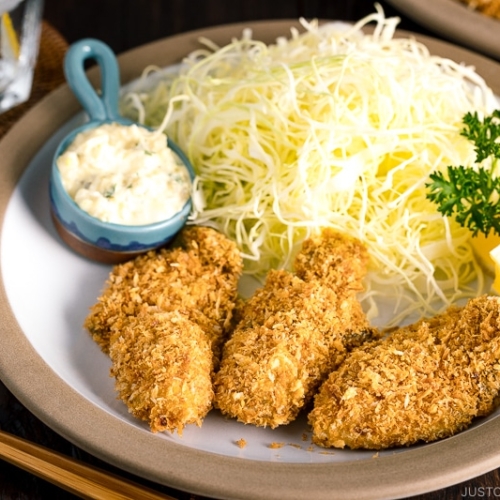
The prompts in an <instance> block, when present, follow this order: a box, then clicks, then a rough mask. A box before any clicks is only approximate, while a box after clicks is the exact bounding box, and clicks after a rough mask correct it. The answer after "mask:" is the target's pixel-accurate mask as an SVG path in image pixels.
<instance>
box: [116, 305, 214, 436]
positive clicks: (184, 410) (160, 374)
mask: <svg viewBox="0 0 500 500" xmlns="http://www.w3.org/2000/svg"><path fill="white" fill-rule="evenodd" d="M109 355H110V357H111V360H112V362H113V365H112V368H111V375H112V376H114V377H115V379H116V383H115V387H116V390H117V391H118V395H119V397H120V399H121V400H122V401H123V402H124V403H126V405H127V406H128V409H129V411H130V413H132V414H133V415H134V416H135V417H137V418H139V419H141V420H144V421H146V422H148V423H149V426H150V428H151V430H152V431H153V432H158V431H165V430H166V431H170V432H173V431H175V430H177V432H178V434H179V435H182V430H183V428H184V427H185V426H186V425H187V424H197V425H201V422H202V419H203V418H204V417H205V416H206V414H207V413H208V411H209V410H210V409H211V407H212V400H213V390H212V377H211V376H212V369H213V365H212V351H211V348H210V342H209V341H208V337H207V335H206V334H205V333H204V332H203V331H202V330H201V328H200V327H199V326H198V325H197V324H196V323H194V322H192V321H191V320H189V319H187V318H186V317H185V316H183V315H182V314H180V313H179V312H176V311H172V312H154V311H147V310H146V311H144V312H142V313H139V314H138V315H137V316H134V317H131V318H129V321H127V322H126V323H125V324H124V327H123V329H122V330H121V331H120V332H115V333H114V334H113V336H112V338H111V342H110V349H109Z"/></svg>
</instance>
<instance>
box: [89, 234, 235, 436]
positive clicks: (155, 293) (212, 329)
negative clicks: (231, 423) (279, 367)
mask: <svg viewBox="0 0 500 500" xmlns="http://www.w3.org/2000/svg"><path fill="white" fill-rule="evenodd" d="M241 271H242V259H241V256H240V254H239V252H238V251H237V249H236V246H235V245H234V244H233V243H232V242H231V241H230V240H228V239H227V238H225V237H224V236H223V235H222V234H220V233H218V232H217V231H215V230H213V229H210V228H204V227H186V228H185V229H183V230H182V231H181V233H180V235H179V238H178V239H177V241H176V245H175V247H173V248H171V249H162V250H159V251H156V252H149V253H148V254H147V255H142V256H139V257H137V258H136V259H134V260H132V261H130V262H127V263H125V264H119V265H117V266H115V267H114V268H113V270H112V272H111V274H110V277H109V280H108V283H107V287H106V289H105V290H104V292H103V293H102V295H101V297H100V298H99V300H98V302H97V303H96V304H95V305H94V306H93V307H92V309H91V311H90V314H89V316H88V317H87V318H86V321H85V326H86V328H87V329H88V330H89V332H90V333H91V334H92V336H93V338H94V340H95V341H96V342H97V343H98V344H99V345H100V346H101V348H102V350H103V351H104V352H106V353H108V354H109V356H110V358H111V361H112V363H113V364H112V368H111V375H112V376H114V377H115V379H116V389H117V391H118V394H119V397H120V398H121V399H122V401H123V402H124V403H125V404H126V405H127V406H128V408H129V411H130V412H131V413H132V414H134V415H135V416H136V417H138V418H140V419H142V420H145V421H147V422H149V425H150V427H151V430H152V431H154V432H156V431H163V430H167V431H170V432H173V431H174V430H177V431H178V433H179V434H181V433H182V430H183V428H184V426H185V425H187V424H191V423H195V424H198V425H200V424H201V421H202V419H203V417H204V416H205V415H206V414H207V412H208V411H209V410H210V408H211V406H212V401H213V388H212V377H213V373H214V369H215V367H216V366H217V365H218V362H219V359H220V349H221V344H222V342H223V341H224V340H225V337H226V335H227V333H228V332H229V329H230V326H231V321H232V319H231V318H232V311H233V308H234V306H235V302H236V300H237V284H238V279H239V276H240V274H241Z"/></svg>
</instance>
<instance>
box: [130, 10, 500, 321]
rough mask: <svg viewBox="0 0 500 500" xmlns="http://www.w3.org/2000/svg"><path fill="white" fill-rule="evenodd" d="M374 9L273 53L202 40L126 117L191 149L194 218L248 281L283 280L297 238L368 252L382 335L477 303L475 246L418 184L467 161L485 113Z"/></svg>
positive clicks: (368, 303)
mask: <svg viewBox="0 0 500 500" xmlns="http://www.w3.org/2000/svg"><path fill="white" fill-rule="evenodd" d="M376 8H377V10H376V12H374V13H373V14H371V15H370V16H367V17H366V18H364V19H362V20H360V21H359V22H358V23H356V24H354V25H350V24H345V23H327V24H322V25H319V24H318V23H317V22H315V21H310V22H307V21H305V20H303V19H302V20H301V26H302V29H300V30H299V29H296V28H292V29H291V32H290V37H288V38H279V39H277V40H276V42H275V43H273V44H269V45H268V44H265V43H263V42H261V41H258V40H254V39H253V38H252V33H251V31H248V30H246V31H244V32H243V34H242V37H241V38H240V39H237V40H233V41H232V42H231V43H230V44H228V45H226V46H223V47H215V46H214V45H213V44H212V43H211V42H210V41H207V40H204V41H203V42H204V43H205V45H204V47H205V48H203V49H200V50H199V51H196V52H194V53H192V54H190V55H189V56H188V57H187V58H186V59H185V61H184V62H183V64H182V66H181V67H180V68H179V71H178V72H177V74H176V75H175V76H174V77H170V78H165V79H163V80H161V81H160V82H159V83H158V84H157V85H155V86H154V88H153V89H150V90H149V91H147V92H143V93H140V94H137V93H132V94H129V95H128V96H126V97H125V98H124V100H123V103H122V105H123V111H124V113H125V114H127V115H128V116H130V117H132V118H134V119H140V120H141V121H143V122H144V123H146V124H147V125H150V126H157V127H164V128H165V132H166V133H167V135H169V136H170V137H171V138H172V139H173V140H174V141H176V142H177V143H178V144H179V145H180V147H181V148H182V149H183V150H184V151H185V152H186V154H187V155H188V157H189V159H190V160H191V162H192V163H193V165H194V167H195V169H196V173H197V178H196V181H195V186H194V188H195V196H194V212H193V214H192V217H191V221H192V222H193V223H198V224H205V225H210V226H212V227H215V228H217V229H219V230H221V231H223V232H224V233H225V234H226V235H227V236H229V237H230V238H232V239H233V240H234V241H236V242H237V244H238V246H239V248H240V249H241V251H242V253H243V256H244V259H245V272H246V273H247V274H251V275H253V276H256V277H258V278H263V277H264V276H265V274H266V272H267V271H268V270H269V269H271V268H288V269H290V268H291V267H292V263H293V257H294V255H295V253H296V252H297V250H298V249H299V248H300V247H301V244H302V242H303V240H304V238H306V237H308V236H309V235H310V234H312V233H313V232H316V231H318V230H319V229H320V228H323V227H332V228H335V229H338V230H340V231H342V232H345V233H348V234H350V235H352V236H355V237H357V238H359V239H360V240H361V241H363V242H364V243H365V244H366V246H367V248H368V250H369V253H370V256H371V262H370V272H369V275H368V276H367V278H366V280H365V286H366V291H365V292H364V293H363V296H362V300H363V302H364V306H365V309H366V310H367V311H369V315H370V316H371V317H372V318H374V317H376V316H377V315H378V314H379V311H378V309H377V304H378V298H379V297H381V296H383V297H384V298H385V299H384V300H386V301H388V302H389V303H390V304H392V305H391V309H392V310H391V313H390V315H391V320H390V321H389V322H388V324H391V323H398V322H401V321H402V320H403V318H405V317H408V316H409V315H411V314H417V316H422V315H427V314H435V313H437V312H439V311H441V310H442V309H443V308H444V307H446V306H447V305H449V304H450V303H452V302H456V301H459V300H460V299H465V298H468V297H472V296H475V295H478V294H479V293H482V289H483V288H484V286H485V285H484V276H483V273H482V271H481V268H480V266H479V265H478V263H477V261H476V259H475V258H474V255H473V254H472V250H471V247H470V244H469V241H470V237H471V235H470V233H469V232H468V231H467V230H466V229H463V228H461V227H459V226H458V224H457V223H456V222H454V221H453V220H452V219H447V218H444V217H442V216H441V215H440V214H439V213H438V212H437V211H436V207H435V205H433V204H432V203H431V202H430V201H428V200H427V199H426V188H425V183H426V182H428V176H429V174H430V173H431V172H433V171H435V170H441V169H442V170H444V169H445V168H446V166H447V165H459V164H471V163H473V161H474V151H473V149H472V146H471V144H470V143H469V142H468V141H467V140H466V139H465V138H464V137H461V136H460V133H459V131H460V128H461V124H462V122H461V120H462V117H463V116H464V114H465V113H466V112H467V111H471V110H475V111H478V112H479V113H481V114H482V113H489V112H491V110H492V109H494V107H495V105H496V100H495V96H494V95H493V93H492V91H491V90H490V89H489V87H488V86H487V85H486V83H485V82H484V81H483V79H482V78H481V77H480V76H479V75H478V74H477V73H476V72H475V70H474V68H471V67H467V66H465V65H463V64H459V63H457V62H453V61H451V60H448V59H445V58H442V57H437V56H433V55H431V54H430V53H429V51H428V49H427V48H426V47H425V46H424V45H423V44H421V43H419V42H417V41H416V40H414V39H412V38H397V37H395V30H396V26H397V24H398V22H399V20H398V19H397V18H386V17H385V16H384V13H383V11H382V9H381V8H380V7H379V6H377V7H376ZM368 24H370V25H373V27H372V30H373V33H372V34H366V33H365V32H364V31H363V28H364V27H365V26H366V25H368ZM167 110H168V112H167ZM166 117H168V118H166Z"/></svg>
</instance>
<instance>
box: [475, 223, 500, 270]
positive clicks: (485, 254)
mask: <svg viewBox="0 0 500 500" xmlns="http://www.w3.org/2000/svg"><path fill="white" fill-rule="evenodd" d="M470 242H471V247H472V250H473V251H474V254H475V255H476V258H477V260H478V261H479V263H480V264H481V266H482V267H483V269H484V270H485V271H487V272H488V273H490V274H491V275H493V276H495V272H496V263H495V261H494V260H493V257H492V256H491V252H492V251H493V250H494V249H496V248H498V246H500V236H499V235H497V234H489V235H488V236H485V235H484V234H482V233H478V234H477V236H474V237H473V238H471V240H470ZM498 257H499V260H498V263H499V264H500V253H499V254H498Z"/></svg>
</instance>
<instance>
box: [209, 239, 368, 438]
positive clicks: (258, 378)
mask: <svg viewBox="0 0 500 500" xmlns="http://www.w3.org/2000/svg"><path fill="white" fill-rule="evenodd" d="M326 239H327V240H330V233H328V234H327V235H326ZM335 241H336V243H337V246H334V247H333V248H330V247H329V248H328V250H329V251H330V250H331V251H332V252H334V253H335V252H336V253H337V254H342V255H343V256H344V257H345V258H351V256H352V254H351V255H349V257H348V256H347V253H345V252H347V249H346V248H345V246H344V242H347V243H348V245H349V246H350V245H351V243H352V242H351V240H350V239H348V240H347V239H346V240H344V239H342V238H341V237H337V235H336V236H335ZM358 245H360V246H361V243H359V242H358ZM312 246H313V245H312V244H311V245H310V246H309V248H310V247H312ZM314 246H315V247H316V251H317V252H316V253H317V254H319V253H320V247H321V240H316V241H315V243H314ZM361 253H362V252H361V251H360V252H359V253H358V255H361ZM325 255H326V253H325ZM354 258H357V257H354ZM328 259H329V262H330V263H331V265H337V263H338V260H336V259H330V256H328ZM302 262H304V266H303V267H304V268H305V263H306V261H305V260H304V259H302ZM363 262H365V264H366V260H365V259H363ZM320 264H321V262H320V259H319V257H318V261H317V262H315V263H314V265H320ZM312 267H313V264H311V268H312ZM360 267H361V266H360ZM327 274H328V276H329V278H331V276H332V274H333V272H330V273H327ZM320 276H321V274H319V273H316V274H314V273H312V272H311V273H309V274H307V277H308V279H310V281H305V280H303V279H301V278H300V277H298V276H295V275H293V274H291V273H289V272H287V271H284V270H272V271H269V273H268V275H267V278H266V282H265V284H264V286H263V287H262V288H261V289H259V290H257V291H256V292H255V293H254V295H253V296H252V297H251V298H250V299H249V300H248V301H247V302H246V303H245V304H244V305H242V306H241V309H240V310H239V312H238V316H239V317H240V318H241V320H240V322H239V323H238V324H237V326H236V329H235V331H234V332H233V334H232V335H231V337H230V339H229V340H228V341H227V343H226V344H225V346H224V350H223V356H222V361H221V365H220V370H219V371H218V373H216V376H215V381H214V389H215V406H216V407H218V408H219V409H220V410H221V411H222V413H223V414H225V415H228V416H230V417H233V418H236V419H237V420H239V421H241V422H243V423H246V424H253V425H257V426H264V427H265V426H269V427H271V428H275V427H277V426H278V425H284V424H287V423H289V422H291V421H292V420H294V419H295V418H296V416H297V414H298V413H299V411H300V410H301V409H302V408H303V407H304V406H305V405H306V404H307V403H308V402H309V401H310V400H311V399H312V396H313V394H314V392H315V391H316V389H317V387H318V386H319V384H320V383H321V382H322V381H323V380H324V379H325V377H326V375H327V374H328V373H329V372H330V371H331V370H333V369H334V368H335V367H336V366H338V364H339V363H340V362H341V361H342V360H343V358H344V356H345V355H346V352H347V348H348V345H347V344H350V343H351V342H352V339H353V338H357V339H358V341H359V339H361V338H364V337H366V338H370V337H371V336H372V335H373V334H374V330H373V329H371V328H370V326H369V324H368V321H367V319H366V317H365V315H364V313H363V311H362V309H361V305H360V303H359V302H358V301H357V300H356V298H355V293H356V291H358V290H359V287H358V286H354V287H352V288H342V287H340V288H339V287H334V286H332V281H331V279H330V280H329V281H328V282H327V284H324V283H323V282H322V281H320V279H319V277H320ZM360 276H361V272H360ZM359 279H360V277H359ZM342 283H345V281H343V282H342ZM346 339H348V340H347V342H344V340H346Z"/></svg>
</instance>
